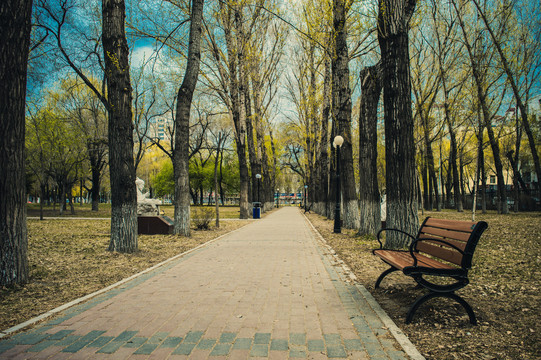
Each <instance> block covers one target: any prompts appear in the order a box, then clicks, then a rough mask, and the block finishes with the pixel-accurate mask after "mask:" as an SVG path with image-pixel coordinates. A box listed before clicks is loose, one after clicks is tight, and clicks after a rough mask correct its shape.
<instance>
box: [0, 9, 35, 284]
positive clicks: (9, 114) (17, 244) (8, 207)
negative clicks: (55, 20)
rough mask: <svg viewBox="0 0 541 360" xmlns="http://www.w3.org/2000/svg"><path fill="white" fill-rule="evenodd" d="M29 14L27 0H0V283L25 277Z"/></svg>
mask: <svg viewBox="0 0 541 360" xmlns="http://www.w3.org/2000/svg"><path fill="white" fill-rule="evenodd" d="M31 14H32V0H4V1H2V2H1V3H0V19H1V21H0V33H1V34H2V37H1V40H0V134H2V136H0V164H2V165H1V168H2V170H1V171H0V194H1V196H0V286H9V285H14V284H24V283H26V282H27V281H28V255H27V249H28V238H27V230H26V199H25V193H26V187H25V151H24V139H25V98H26V74H27V64H28V52H29V51H28V49H29V45H30V30H31ZM42 202H43V199H42Z"/></svg>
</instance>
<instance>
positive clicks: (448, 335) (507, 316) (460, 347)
mask: <svg viewBox="0 0 541 360" xmlns="http://www.w3.org/2000/svg"><path fill="white" fill-rule="evenodd" d="M308 216H309V218H310V220H311V221H312V223H313V224H314V225H315V226H316V228H317V229H318V230H319V231H320V232H321V234H322V235H323V237H324V238H325V239H326V240H327V242H328V243H329V245H331V246H332V247H333V248H334V249H335V251H336V252H337V253H338V254H339V256H340V257H341V258H342V260H344V261H345V262H346V263H347V264H348V265H349V266H350V267H351V268H352V270H353V271H354V273H355V275H356V276H357V278H358V281H359V282H360V283H362V284H363V285H364V286H365V287H366V288H367V289H368V291H370V292H371V293H372V294H373V295H374V297H375V298H376V299H377V301H378V302H379V303H380V304H381V306H382V307H383V309H384V310H385V311H386V312H387V313H388V314H389V316H390V317H391V318H392V319H393V320H394V321H395V323H396V324H397V325H398V326H399V327H400V329H402V331H404V332H405V333H406V334H407V335H408V337H409V338H410V340H411V341H412V342H413V344H414V345H415V346H416V347H417V348H418V349H419V351H420V352H421V353H422V354H423V355H424V356H425V357H426V358H427V359H540V358H541V352H540V348H541V341H540V331H541V327H540V325H539V323H540V314H541V307H540V305H541V296H540V294H539V291H540V290H541V274H540V270H539V268H540V265H541V249H540V246H541V213H521V214H510V215H497V214H495V213H489V214H486V215H483V214H477V216H476V220H485V221H486V222H487V223H488V225H489V228H488V230H486V231H485V233H484V234H483V236H482V237H481V241H480V242H479V245H478V247H477V249H476V252H475V254H474V259H473V268H472V270H471V271H470V274H469V277H470V284H469V285H468V286H466V287H465V288H464V289H462V290H460V291H458V294H459V295H461V296H463V297H464V298H465V299H466V300H467V301H468V302H469V303H470V305H471V306H472V307H473V309H474V311H475V313H476V315H477V319H478V322H479V325H478V326H472V325H470V323H469V321H468V317H467V315H466V313H465V311H464V310H463V308H462V307H461V306H460V305H456V306H455V303H454V302H453V301H452V300H450V299H434V300H431V301H428V302H427V303H425V304H424V305H423V306H421V308H419V310H418V311H417V313H416V314H415V317H414V319H413V322H412V323H411V324H409V325H406V324H405V323H404V320H405V315H406V313H407V311H408V309H409V307H410V305H411V304H412V303H413V302H414V301H415V299H416V298H417V297H419V296H420V295H422V294H424V293H425V292H424V291H423V290H422V289H419V288H417V287H416V283H415V282H414V281H413V280H412V279H411V278H409V277H406V276H404V275H402V274H401V273H400V272H397V273H394V274H391V275H389V276H388V277H386V278H385V280H383V282H382V284H381V287H380V288H379V289H377V290H376V289H374V283H375V281H376V279H377V277H378V276H379V274H380V273H381V272H382V271H383V270H386V269H387V268H388V267H387V265H385V264H384V263H383V262H382V261H381V260H379V258H377V257H376V256H373V255H372V254H371V252H370V250H371V249H373V248H376V247H378V243H377V241H376V240H375V239H371V238H369V237H360V236H356V235H355V232H354V231H350V230H345V231H344V232H343V233H342V234H334V233H333V232H332V231H333V223H332V221H329V220H326V219H325V218H323V217H321V216H319V215H316V214H310V215H308ZM425 216H433V217H439V218H449V219H461V220H471V213H456V212H450V211H449V212H447V211H445V212H439V213H438V212H425V214H424V215H421V214H420V215H419V218H420V219H424V217H425Z"/></svg>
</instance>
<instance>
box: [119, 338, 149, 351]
mask: <svg viewBox="0 0 541 360" xmlns="http://www.w3.org/2000/svg"><path fill="white" fill-rule="evenodd" d="M147 340H148V339H147V338H146V337H140V336H134V337H132V338H131V339H130V340H129V341H128V342H127V343H126V344H124V347H127V348H136V349H137V348H139V347H140V346H141V345H143V344H144V343H146V342H147Z"/></svg>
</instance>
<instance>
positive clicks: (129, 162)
mask: <svg viewBox="0 0 541 360" xmlns="http://www.w3.org/2000/svg"><path fill="white" fill-rule="evenodd" d="M102 15H103V24H102V27H103V35H102V41H103V52H104V58H105V77H106V79H107V94H108V105H109V106H108V109H107V110H108V114H109V168H110V178H111V195H112V198H111V200H112V204H111V240H110V242H109V248H108V250H109V251H119V252H125V253H131V252H134V251H136V250H137V193H136V188H135V166H134V162H133V123H132V110H131V102H132V95H131V91H132V88H131V84H130V69H129V60H128V54H129V49H128V42H127V40H126V33H125V29H124V21H125V17H126V8H125V3H124V0H103V2H102Z"/></svg>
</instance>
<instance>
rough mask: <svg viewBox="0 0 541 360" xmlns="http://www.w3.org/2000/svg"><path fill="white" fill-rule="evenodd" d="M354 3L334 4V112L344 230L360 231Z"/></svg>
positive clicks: (335, 1) (336, 1) (343, 0)
mask: <svg viewBox="0 0 541 360" xmlns="http://www.w3.org/2000/svg"><path fill="white" fill-rule="evenodd" d="M350 6H351V3H350V2H349V1H346V0H333V35H334V42H333V45H334V48H333V55H332V62H331V67H332V112H333V120H334V121H335V122H336V125H337V127H336V133H335V135H341V136H342V137H343V138H344V143H343V145H342V146H341V149H340V154H341V156H342V159H341V161H340V165H341V169H340V173H341V174H342V175H341V176H340V182H341V185H342V186H341V189H342V202H343V204H342V206H343V209H344V211H343V222H344V227H346V228H349V229H356V228H358V227H359V202H358V200H357V189H356V185H355V171H354V167H353V139H352V137H351V110H352V105H351V89H350V86H349V55H348V46H347V27H346V18H347V13H348V11H349V7H350Z"/></svg>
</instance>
